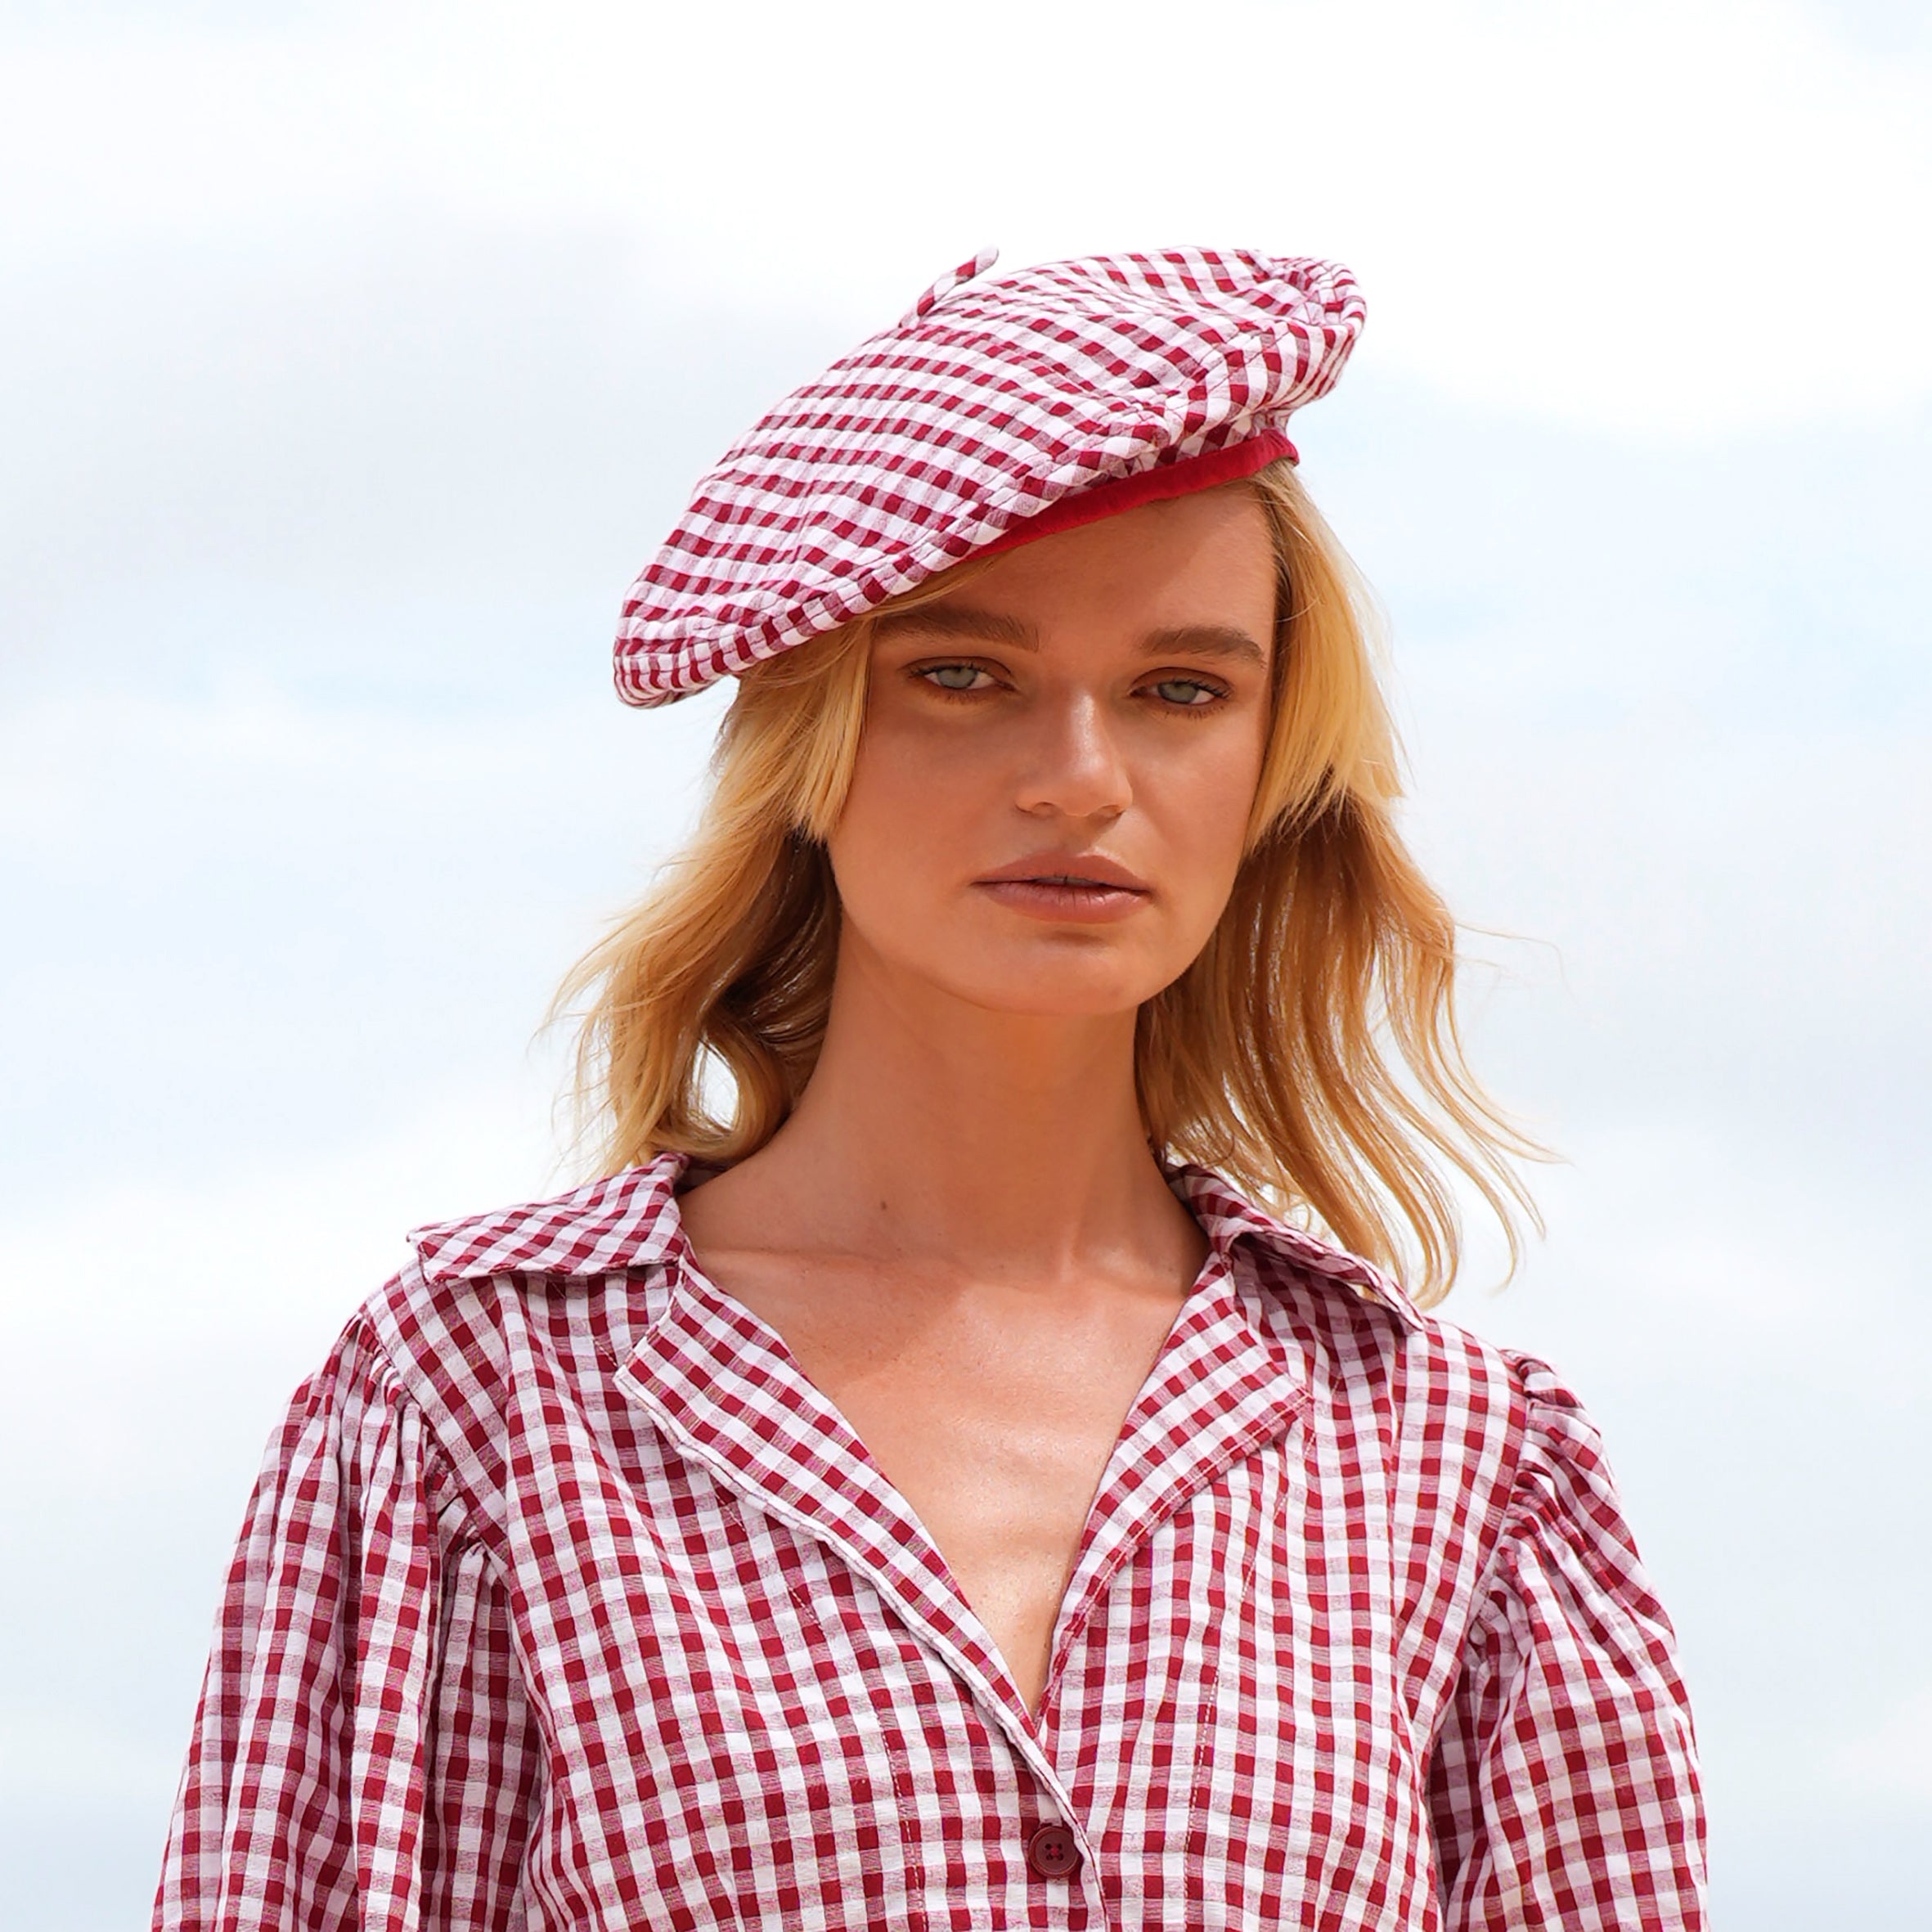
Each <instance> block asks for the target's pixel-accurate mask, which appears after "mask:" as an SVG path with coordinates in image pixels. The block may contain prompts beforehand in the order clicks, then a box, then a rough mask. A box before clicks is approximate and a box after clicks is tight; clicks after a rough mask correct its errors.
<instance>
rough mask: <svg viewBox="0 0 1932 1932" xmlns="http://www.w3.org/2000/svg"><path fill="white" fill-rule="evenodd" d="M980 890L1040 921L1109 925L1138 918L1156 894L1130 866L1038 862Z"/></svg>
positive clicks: (990, 880)
mask: <svg viewBox="0 0 1932 1932" xmlns="http://www.w3.org/2000/svg"><path fill="white" fill-rule="evenodd" d="M975 883H976V885H977V888H978V890H979V891H981V892H984V893H986V895H987V896H989V897H990V898H993V899H996V900H997V901H999V902H1000V904H1001V905H1008V906H1011V907H1012V908H1013V910H1014V911H1015V912H1023V913H1027V914H1031V916H1032V917H1033V918H1035V919H1053V920H1058V921H1061V922H1063V923H1072V924H1079V925H1095V926H1098V925H1106V924H1109V923H1112V922H1113V921H1115V920H1117V919H1127V918H1130V917H1131V916H1132V914H1134V913H1136V912H1138V911H1139V910H1140V909H1141V907H1142V906H1143V905H1146V904H1147V903H1148V900H1149V899H1150V898H1151V897H1152V893H1151V892H1148V888H1147V887H1145V886H1144V885H1143V884H1142V883H1140V881H1139V879H1137V878H1134V875H1133V874H1131V873H1130V872H1129V871H1127V870H1126V868H1125V867H1124V866H1119V865H1112V864H1111V863H1108V864H1105V865H1044V864H1040V863H1038V862H1037V861H1036V862H1035V863H1034V864H1033V865H1029V866H1028V867H1027V869H1025V870H1023V871H1022V869H1021V868H1020V867H1018V866H1009V867H1008V868H1006V869H1005V870H1004V871H1003V872H1000V873H999V874H995V875H994V876H992V877H991V878H982V879H979V880H977V881H976V882H975Z"/></svg>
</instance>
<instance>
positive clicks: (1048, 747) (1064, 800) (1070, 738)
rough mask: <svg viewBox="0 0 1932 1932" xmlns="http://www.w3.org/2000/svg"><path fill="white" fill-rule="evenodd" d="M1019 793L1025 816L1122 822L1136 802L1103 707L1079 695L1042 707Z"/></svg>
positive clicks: (1095, 701) (1119, 750) (1110, 721)
mask: <svg viewBox="0 0 1932 1932" xmlns="http://www.w3.org/2000/svg"><path fill="white" fill-rule="evenodd" d="M1035 722H1036V727H1037V728H1036V733H1035V736H1034V742H1033V745H1032V756H1031V758H1030V759H1029V760H1028V762H1027V768H1026V770H1025V771H1024V773H1023V774H1022V779H1021V782H1020V785H1019V788H1018V798H1017V801H1016V802H1018V805H1019V807H1020V809H1021V810H1022V811H1027V812H1031V813H1033V814H1035V815H1041V816H1044V815H1059V816H1062V817H1065V818H1072V819H1091V818H1110V819H1112V818H1118V817H1119V816H1120V815H1121V813H1122V812H1123V811H1126V809H1127V807H1128V806H1130V804H1132V803H1133V802H1134V791H1133V785H1132V783H1131V780H1130V777H1129V774H1128V770H1127V761H1126V756H1125V754H1124V751H1123V748H1122V747H1121V744H1120V743H1119V740H1118V739H1117V735H1116V730H1115V727H1114V725H1113V722H1112V720H1110V719H1109V717H1108V713H1107V708H1106V706H1105V705H1104V703H1103V702H1102V701H1101V700H1100V699H1099V698H1097V697H1094V696H1093V695H1091V694H1085V693H1082V694H1077V695H1074V696H1071V697H1069V698H1067V699H1064V700H1063V701H1059V702H1057V703H1053V704H1051V705H1049V706H1043V707H1042V708H1041V710H1040V713H1039V714H1038V716H1037V717H1036V721H1035Z"/></svg>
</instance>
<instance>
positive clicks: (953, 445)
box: [617, 249, 1365, 704]
mask: <svg viewBox="0 0 1932 1932" xmlns="http://www.w3.org/2000/svg"><path fill="white" fill-rule="evenodd" d="M992 260H993V257H992V254H991V252H990V251H989V252H987V253H986V254H982V255H981V256H979V257H977V258H975V259H974V260H973V262H970V263H964V264H962V266H961V267H959V268H957V269H955V271H954V272H952V273H951V274H950V275H949V276H945V277H943V278H942V279H941V281H938V282H937V283H935V284H934V285H933V286H932V289H930V290H928V291H927V293H926V294H924V295H923V296H922V297H921V298H920V299H919V302H918V303H917V304H916V305H915V306H914V308H913V310H912V311H911V312H910V314H908V315H907V316H906V317H905V318H904V319H903V320H902V321H901V322H899V323H898V324H897V326H895V327H893V328H891V329H887V330H884V331H883V332H882V333H881V334H879V335H874V336H873V337H872V338H871V339H869V341H866V342H865V343H862V344H860V346H859V347H858V348H856V349H855V350H853V351H852V353H851V354H850V355H848V356H846V357H842V359H841V360H840V361H838V362H835V363H833V366H831V367H830V368H829V370H827V371H825V373H824V375H821V376H820V377H819V378H818V379H817V380H815V381H813V382H810V383H807V384H806V385H805V387H804V388H803V389H799V390H798V391H796V392H795V393H793V394H792V395H790V396H789V397H787V398H785V400H784V402H780V404H779V405H778V406H777V407H775V409H773V410H771V411H770V412H769V413H768V414H767V415H766V416H764V417H763V418H762V420H760V421H759V422H758V423H757V425H754V426H753V429H751V430H750V431H748V433H747V434H746V435H745V436H744V437H743V438H741V439H740V440H739V442H738V443H736V444H735V445H734V446H733V447H731V449H730V450H729V451H727V452H726V454H725V456H723V458H722V459H721V461H719V463H718V464H717V467H716V468H715V469H713V470H712V471H711V472H710V474H708V475H707V476H705V477H704V478H703V479H702V480H701V481H700V482H699V484H698V487H697V489H696V491H695V492H694V496H693V498H692V501H691V505H690V509H689V510H687V511H686V512H685V516H684V519H683V521H682V522H681V523H679V525H678V526H677V528H676V530H674V531H673V532H672V534H671V537H670V538H669V540H668V541H667V542H666V544H665V546H664V547H663V550H661V551H659V553H658V557H657V560H656V561H655V562H654V563H653V564H651V566H650V567H649V568H648V569H647V570H645V572H644V573H643V574H642V575H641V576H640V577H639V578H638V579H637V581H636V583H635V584H634V585H633V586H631V593H630V595H629V597H628V599H627V600H626V603H625V605H624V613H623V618H622V625H621V627H620V628H619V630H618V640H617V685H618V692H619V694H620V695H622V697H623V698H624V699H627V701H628V702H629V703H633V704H661V703H665V702H667V700H669V699H674V698H680V697H682V696H684V695H685V694H687V693H689V692H691V691H694V690H698V689H699V687H700V686H702V685H707V684H709V683H711V682H712V681H713V680H714V679H717V678H719V677H722V676H728V675H730V674H733V673H735V672H740V671H743V670H744V668H745V667H747V666H748V665H749V664H752V663H755V662H756V661H757V659H759V658H766V657H770V656H771V655H773V654H775V653H777V652H779V651H782V650H786V649H790V648H791V647H792V646H793V645H798V644H802V643H803V642H804V641H805V640H806V639H807V638H810V637H812V636H816V635H817V634H818V633H819V632H820V631H827V630H830V629H832V628H833V627H835V626H837V625H839V624H842V623H844V622H847V620H848V619H850V618H856V617H859V616H861V615H863V614H864V613H865V612H866V611H868V610H870V609H874V608H875V607H876V606H877V605H878V604H881V603H883V602H884V601H885V600H886V599H887V598H888V597H892V596H893V595H896V594H897V593H899V592H901V591H908V590H910V589H912V588H913V587H914V586H916V585H918V584H919V583H922V582H924V581H925V580H926V579H927V578H928V577H931V576H932V575H934V574H935V573H937V572H938V571H941V570H943V569H945V568H946V567H947V566H948V565H950V564H955V563H958V562H959V560H960V559H962V558H964V557H967V556H969V555H972V554H973V552H974V551H976V550H980V549H982V548H984V547H986V546H989V545H991V544H992V543H994V542H995V541H997V540H998V539H1000V537H1004V536H1005V535H1006V534H1008V533H1009V532H1011V531H1013V530H1014V529H1016V528H1018V527H1019V526H1020V525H1022V523H1025V522H1026V521H1027V519H1030V518H1032V517H1034V516H1036V515H1037V514H1040V512H1041V511H1043V510H1047V509H1049V507H1050V506H1053V505H1057V504H1059V503H1061V502H1063V501H1064V500H1065V499H1067V497H1068V496H1071V495H1072V494H1073V493H1075V492H1080V491H1082V490H1085V489H1087V488H1090V487H1093V486H1094V485H1097V484H1102V483H1108V482H1110V481H1114V480H1117V479H1124V478H1127V477H1132V476H1135V475H1139V474H1144V473H1147V472H1149V471H1152V470H1156V469H1157V468H1158V467H1160V466H1161V465H1179V464H1183V463H1186V462H1188V461H1191V460H1193V459H1195V458H1197V457H1200V456H1204V455H1206V454H1208V453H1210V452H1222V451H1232V450H1233V449H1234V447H1236V446H1238V445H1242V444H1250V443H1252V444H1254V445H1256V447H1259V448H1266V449H1276V450H1278V448H1279V447H1282V444H1283V438H1282V437H1281V430H1282V427H1283V425H1284V424H1285V423H1286V421H1287V418H1288V416H1289V415H1290V414H1291V412H1292V411H1294V410H1296V409H1298V408H1299V407H1301V405H1302V404H1304V403H1305V402H1312V401H1314V399H1315V398H1317V397H1319V396H1322V395H1325V394H1326V393H1328V389H1330V388H1331V387H1332V384H1334V382H1335V380H1336V378H1337V376H1338V375H1340V374H1341V366H1342V364H1343V363H1344V362H1346V360H1347V357H1348V353H1349V351H1350V348H1353V347H1354V345H1355V338H1356V336H1357V335H1359V333H1360V330H1361V327H1362V322H1363V318H1364V313H1365V311H1364V307H1363V303H1362V299H1361V297H1360V295H1359V294H1358V293H1357V291H1356V288H1355V281H1354V279H1353V277H1352V276H1350V274H1349V272H1348V271H1347V270H1346V268H1343V267H1341V265H1340V264H1339V263H1334V262H1323V261H1314V260H1310V259H1305V258H1275V257H1272V256H1268V255H1260V254H1249V253H1247V252H1245V251H1242V252H1230V253H1217V252H1215V251H1214V250H1212V249H1167V250H1166V251H1164V252H1162V253H1160V254H1130V255H1102V256H1096V257H1094V258H1090V259H1085V260H1081V261H1072V262H1054V263H1046V264H1045V265H1044V266H1042V267H1036V268H1028V269H1025V270H1022V272H1019V273H1018V274H1015V275H1009V276H1000V277H999V278H997V279H993V278H989V277H987V276H985V275H984V273H983V272H984V271H985V270H986V268H987V267H990V266H991V263H992ZM1261 438H1267V439H1268V441H1267V442H1266V443H1261V442H1260V439H1261Z"/></svg>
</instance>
